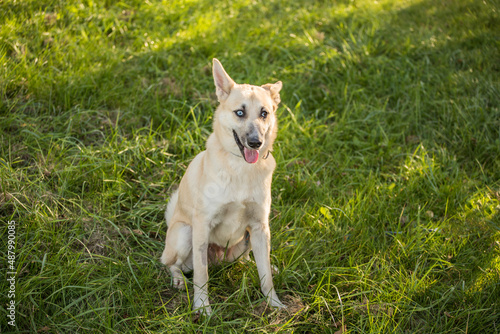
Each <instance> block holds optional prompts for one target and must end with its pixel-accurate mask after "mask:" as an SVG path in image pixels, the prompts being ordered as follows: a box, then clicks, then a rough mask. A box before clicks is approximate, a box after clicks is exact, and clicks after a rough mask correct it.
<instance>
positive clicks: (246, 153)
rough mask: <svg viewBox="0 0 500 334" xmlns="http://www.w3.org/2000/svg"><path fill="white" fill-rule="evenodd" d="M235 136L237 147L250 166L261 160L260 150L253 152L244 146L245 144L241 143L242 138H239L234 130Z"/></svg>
mask: <svg viewBox="0 0 500 334" xmlns="http://www.w3.org/2000/svg"><path fill="white" fill-rule="evenodd" d="M233 136H234V141H235V142H236V145H238V148H239V149H240V152H241V155H242V156H243V158H244V159H245V161H246V162H248V163H249V164H254V163H256V162H257V160H259V150H252V149H249V148H246V147H245V146H243V144H242V143H241V141H240V138H238V135H237V134H236V131H234V130H233Z"/></svg>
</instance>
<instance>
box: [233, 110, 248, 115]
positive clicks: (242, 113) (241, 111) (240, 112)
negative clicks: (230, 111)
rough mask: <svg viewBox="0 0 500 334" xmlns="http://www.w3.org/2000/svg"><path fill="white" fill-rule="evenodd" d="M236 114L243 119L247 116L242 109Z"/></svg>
mask: <svg viewBox="0 0 500 334" xmlns="http://www.w3.org/2000/svg"><path fill="white" fill-rule="evenodd" d="M234 113H235V114H236V116H238V117H243V116H245V112H244V111H243V110H241V109H239V110H236V111H235V112H234Z"/></svg>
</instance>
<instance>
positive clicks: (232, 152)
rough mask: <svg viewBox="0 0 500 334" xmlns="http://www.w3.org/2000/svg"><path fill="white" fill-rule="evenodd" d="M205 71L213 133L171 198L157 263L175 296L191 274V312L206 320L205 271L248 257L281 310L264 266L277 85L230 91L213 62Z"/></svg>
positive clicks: (231, 86)
mask: <svg viewBox="0 0 500 334" xmlns="http://www.w3.org/2000/svg"><path fill="white" fill-rule="evenodd" d="M212 65H213V66H212V70H213V78H214V83H215V88H216V95H217V99H218V101H219V105H218V107H217V108H216V110H215V114H214V122H213V132H212V133H211V134H210V136H209V138H208V140H207V144H206V150H205V151H203V152H201V153H199V154H198V155H197V156H196V157H195V158H194V159H193V161H192V162H191V163H190V164H189V166H188V168H187V170H186V173H185V174H184V177H183V178H182V180H181V182H180V185H179V188H178V189H177V190H176V191H175V192H174V193H173V194H172V196H171V197H170V200H169V203H168V205H167V209H166V211H165V218H166V220H167V226H168V229H167V236H166V240H165V250H164V251H163V254H162V256H161V262H162V263H163V264H165V265H167V266H168V267H169V269H170V272H171V275H172V278H173V285H174V287H176V288H178V289H184V288H185V282H184V279H183V274H182V272H189V271H191V270H192V271H193V285H194V298H193V310H195V311H197V312H202V313H205V314H210V313H211V312H212V310H211V308H210V304H209V300H208V291H207V282H208V265H210V264H216V263H220V262H222V261H234V260H237V259H240V258H242V259H249V252H250V250H252V251H253V254H254V258H255V263H256V265H257V270H258V273H259V277H260V285H261V290H262V293H263V294H264V295H265V296H266V297H267V300H268V304H269V305H271V306H272V307H277V308H284V307H285V306H284V305H283V303H282V302H281V301H280V300H279V298H278V296H277V295H276V291H275V289H274V286H273V281H272V273H271V263H270V259H269V254H270V230H269V213H270V210H271V180H272V174H273V171H274V169H275V167H276V161H275V160H274V158H273V156H272V154H271V150H272V145H273V142H274V140H275V138H276V133H277V128H278V127H277V119H276V110H277V109H278V104H279V103H280V102H281V100H280V94H279V93H280V90H281V88H282V83H281V81H278V82H276V83H274V84H265V85H263V86H253V85H248V84H237V83H235V82H234V81H233V79H231V77H229V75H228V74H227V73H226V71H225V70H224V68H223V67H222V64H221V63H220V62H219V61H218V60H217V59H215V58H214V59H213V64H212Z"/></svg>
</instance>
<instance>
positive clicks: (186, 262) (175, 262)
mask: <svg viewBox="0 0 500 334" xmlns="http://www.w3.org/2000/svg"><path fill="white" fill-rule="evenodd" d="M192 235H193V233H192V228H191V226H189V225H187V224H184V223H182V222H175V223H172V224H171V225H170V227H169V228H168V230H167V238H166V240H165V249H164V251H163V254H162V256H161V262H162V263H163V264H165V265H167V266H169V268H170V273H171V274H172V279H173V282H172V283H173V286H174V287H176V288H178V289H184V288H185V283H184V276H183V275H182V271H190V270H192V268H193V264H192V263H193V260H192V257H193V256H192V251H191V250H192Z"/></svg>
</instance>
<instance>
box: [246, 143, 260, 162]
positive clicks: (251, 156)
mask: <svg viewBox="0 0 500 334" xmlns="http://www.w3.org/2000/svg"><path fill="white" fill-rule="evenodd" d="M243 151H244V152H245V161H246V162H248V163H249V164H254V163H256V162H257V160H258V159H259V151H258V150H250V149H248V148H246V147H244V148H243Z"/></svg>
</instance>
